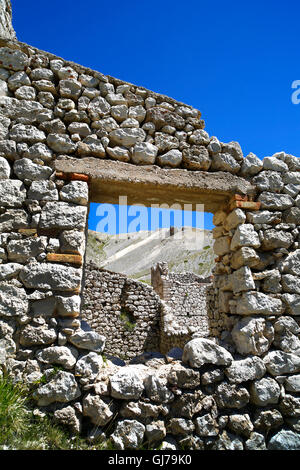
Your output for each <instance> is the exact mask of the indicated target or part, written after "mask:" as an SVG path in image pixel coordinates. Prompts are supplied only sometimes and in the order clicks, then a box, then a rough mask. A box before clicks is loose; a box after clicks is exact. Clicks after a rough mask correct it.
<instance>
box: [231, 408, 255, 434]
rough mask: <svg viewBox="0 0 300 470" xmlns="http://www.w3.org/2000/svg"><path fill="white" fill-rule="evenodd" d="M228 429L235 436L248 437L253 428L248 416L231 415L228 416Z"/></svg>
mask: <svg viewBox="0 0 300 470" xmlns="http://www.w3.org/2000/svg"><path fill="white" fill-rule="evenodd" d="M228 428H229V429H230V431H232V432H234V433H235V434H237V435H238V436H239V435H242V436H245V437H249V436H250V434H251V432H252V431H253V429H254V427H253V424H252V422H251V419H250V416H249V415H248V414H232V415H230V416H229V420H228Z"/></svg>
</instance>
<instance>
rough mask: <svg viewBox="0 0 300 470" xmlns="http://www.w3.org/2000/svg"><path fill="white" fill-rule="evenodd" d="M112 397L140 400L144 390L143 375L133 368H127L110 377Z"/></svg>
mask: <svg viewBox="0 0 300 470" xmlns="http://www.w3.org/2000/svg"><path fill="white" fill-rule="evenodd" d="M110 386H111V395H112V397H114V398H118V399H123V400H131V399H138V398H139V397H140V396H141V394H142V393H143V390H144V384H143V380H142V378H141V375H140V374H139V373H138V372H137V371H135V370H134V369H133V368H132V367H125V368H123V369H121V370H120V371H119V372H117V373H116V374H114V375H113V376H111V377H110Z"/></svg>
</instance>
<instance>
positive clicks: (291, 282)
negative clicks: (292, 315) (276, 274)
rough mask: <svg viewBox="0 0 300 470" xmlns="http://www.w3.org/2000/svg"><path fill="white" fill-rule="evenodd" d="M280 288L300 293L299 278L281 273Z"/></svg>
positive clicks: (292, 292)
mask: <svg viewBox="0 0 300 470" xmlns="http://www.w3.org/2000/svg"><path fill="white" fill-rule="evenodd" d="M281 283H282V289H283V291H284V292H290V293H291V294H300V278H299V276H292V275H291V274H283V276H282V277H281Z"/></svg>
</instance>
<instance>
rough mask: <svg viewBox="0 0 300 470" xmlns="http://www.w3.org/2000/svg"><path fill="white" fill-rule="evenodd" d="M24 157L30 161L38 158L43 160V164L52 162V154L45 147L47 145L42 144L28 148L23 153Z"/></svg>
mask: <svg viewBox="0 0 300 470" xmlns="http://www.w3.org/2000/svg"><path fill="white" fill-rule="evenodd" d="M24 157H26V158H30V159H31V160H34V159H35V158H39V159H41V160H43V161H44V162H49V161H51V160H52V157H53V153H52V151H51V150H50V149H49V148H48V147H47V145H45V144H42V143H37V144H34V145H32V146H31V147H29V149H28V150H26V151H25V152H24Z"/></svg>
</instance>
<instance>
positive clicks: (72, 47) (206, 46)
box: [12, 0, 300, 158]
mask: <svg viewBox="0 0 300 470" xmlns="http://www.w3.org/2000/svg"><path fill="white" fill-rule="evenodd" d="M12 4H13V24H14V27H15V30H16V32H17V36H18V39H19V40H20V41H23V42H26V43H29V44H31V45H33V46H36V47H38V48H40V49H43V50H46V51H49V52H52V53H54V54H57V55H58V56H61V57H63V58H65V59H68V60H73V61H74V62H77V63H80V64H82V65H84V66H87V67H90V68H92V69H95V70H99V71H101V72H102V73H104V74H108V75H111V76H114V77H117V78H120V79H122V80H125V81H128V82H131V83H134V84H136V85H141V86H145V87H146V88H149V89H151V90H153V91H156V92H158V93H163V94H166V95H169V96H172V97H173V98H175V99H178V100H180V101H183V102H185V103H187V104H190V105H192V106H194V107H196V108H198V109H200V111H201V112H202V116H203V119H205V121H206V130H207V131H208V132H209V134H210V135H216V136H217V137H218V138H219V139H220V140H222V141H224V142H228V141H231V140H236V141H238V142H239V143H240V144H241V147H242V149H243V152H244V154H245V155H247V154H248V153H249V152H250V151H251V152H254V153H255V154H256V155H257V156H258V157H259V158H263V157H265V156H267V155H272V154H273V153H275V152H277V151H280V150H285V151H286V152H288V153H291V154H293V155H296V156H299V155H300V139H299V135H300V104H298V105H295V104H293V103H292V100H291V96H292V92H293V91H294V90H293V89H292V82H293V81H295V80H300V60H299V36H300V34H299V14H300V4H299V2H297V1H293V0H291V1H288V2H282V1H278V0H272V1H270V0H264V1H258V0H252V1H251V2H240V1H235V0H234V1H230V0H229V1H226V2H225V1H209V2H208V1H206V2H202V1H199V0H198V1H197V0H185V2H182V1H178V0H172V1H171V0H164V1H161V0H160V1H158V0H151V2H148V1H144V0H128V1H124V0H122V1H120V0H115V1H114V2H108V1H105V2H103V1H99V0H90V1H89V2H83V1H79V0H60V1H58V0H51V2H50V3H49V5H50V6H49V7H47V3H46V2H37V1H36V0H26V2H24V0H12ZM299 96H300V95H299Z"/></svg>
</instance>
